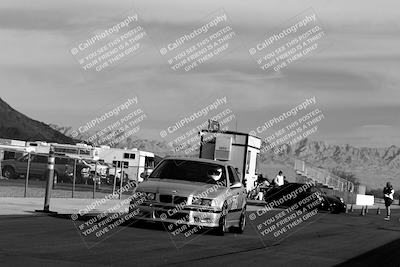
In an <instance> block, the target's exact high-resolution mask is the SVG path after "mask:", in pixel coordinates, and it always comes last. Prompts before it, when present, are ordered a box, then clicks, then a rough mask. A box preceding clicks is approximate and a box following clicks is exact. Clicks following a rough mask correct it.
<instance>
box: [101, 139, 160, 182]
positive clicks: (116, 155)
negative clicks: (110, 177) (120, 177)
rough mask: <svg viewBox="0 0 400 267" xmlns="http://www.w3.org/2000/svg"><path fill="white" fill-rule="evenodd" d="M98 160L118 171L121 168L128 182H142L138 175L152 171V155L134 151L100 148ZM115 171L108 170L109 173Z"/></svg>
mask: <svg viewBox="0 0 400 267" xmlns="http://www.w3.org/2000/svg"><path fill="white" fill-rule="evenodd" d="M99 158H100V160H104V162H105V163H109V164H112V165H113V166H114V167H117V174H118V170H119V169H120V168H121V165H122V167H123V170H124V173H125V174H127V175H128V179H129V180H130V181H135V182H142V181H143V179H142V178H141V177H140V174H141V173H142V172H145V171H152V170H153V169H154V153H151V152H147V151H141V150H137V149H136V148H134V149H120V148H110V147H108V146H102V147H101V148H100V149H99ZM113 172H115V171H113V170H110V173H113Z"/></svg>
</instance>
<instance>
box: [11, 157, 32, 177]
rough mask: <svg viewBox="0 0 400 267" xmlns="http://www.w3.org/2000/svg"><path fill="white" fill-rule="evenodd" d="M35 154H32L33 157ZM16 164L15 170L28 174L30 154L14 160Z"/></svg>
mask: <svg viewBox="0 0 400 267" xmlns="http://www.w3.org/2000/svg"><path fill="white" fill-rule="evenodd" d="M32 157H33V155H31V158H32ZM14 164H15V165H14V166H15V172H16V173H18V174H23V175H25V174H26V169H27V166H28V155H25V156H23V157H20V158H18V159H16V160H15V161H14Z"/></svg>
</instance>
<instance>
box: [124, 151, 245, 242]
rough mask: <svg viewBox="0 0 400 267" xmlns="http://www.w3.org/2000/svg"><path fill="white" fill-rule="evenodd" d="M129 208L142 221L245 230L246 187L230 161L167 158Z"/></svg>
mask: <svg viewBox="0 0 400 267" xmlns="http://www.w3.org/2000/svg"><path fill="white" fill-rule="evenodd" d="M141 196H142V198H140V197H141ZM143 196H145V198H144V200H143ZM138 199H142V200H138ZM129 211H130V213H131V214H132V213H134V214H135V216H134V219H135V220H140V221H148V222H163V223H171V224H185V225H191V226H201V227H207V228H213V229H214V230H216V232H217V234H219V235H223V234H224V233H225V232H226V231H228V230H230V231H233V230H234V231H235V232H238V233H243V231H244V228H245V224H246V216H245V211H246V190H245V187H244V186H243V185H242V183H241V182H240V178H239V176H238V174H237V172H236V170H235V168H234V167H233V166H231V165H229V163H226V162H219V161H214V160H207V159H194V158H167V159H164V160H162V161H161V162H160V163H159V164H158V165H157V167H156V168H155V169H154V171H153V172H152V173H151V174H150V176H149V177H145V181H144V182H142V183H140V184H139V185H138V187H137V188H136V190H135V192H134V197H133V198H132V201H131V203H130V207H129Z"/></svg>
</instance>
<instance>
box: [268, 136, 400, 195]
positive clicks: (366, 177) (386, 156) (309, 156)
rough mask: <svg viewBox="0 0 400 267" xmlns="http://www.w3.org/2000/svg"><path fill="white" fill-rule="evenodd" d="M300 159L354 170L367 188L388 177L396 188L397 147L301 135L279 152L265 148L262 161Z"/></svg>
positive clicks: (398, 181) (399, 183) (398, 175)
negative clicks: (333, 142) (355, 144)
mask: <svg viewBox="0 0 400 267" xmlns="http://www.w3.org/2000/svg"><path fill="white" fill-rule="evenodd" d="M295 158H297V159H302V160H305V161H306V162H308V163H310V164H311V165H313V166H316V167H322V168H325V169H330V170H332V169H335V168H336V169H338V168H339V169H341V170H343V171H346V172H351V173H353V174H355V176H356V178H357V179H358V180H359V181H360V182H361V183H364V184H367V185H368V186H369V187H371V188H381V187H383V186H384V183H386V181H391V182H392V183H393V184H394V185H395V186H397V188H400V148H399V147H396V146H393V145H392V146H390V147H385V148H366V147H362V148H358V147H353V146H351V145H331V144H327V143H325V142H316V141H310V140H308V139H304V140H302V141H300V142H298V143H296V144H295V145H294V146H292V147H285V149H284V150H283V152H282V153H280V154H274V153H273V152H272V151H267V152H266V153H264V154H263V155H262V162H264V163H268V162H274V163H277V162H281V163H284V164H285V165H288V164H289V165H292V166H293V164H294V159H295Z"/></svg>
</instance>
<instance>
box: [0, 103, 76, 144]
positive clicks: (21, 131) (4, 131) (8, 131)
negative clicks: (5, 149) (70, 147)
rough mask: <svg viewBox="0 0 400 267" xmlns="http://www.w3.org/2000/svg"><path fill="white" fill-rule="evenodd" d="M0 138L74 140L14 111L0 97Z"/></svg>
mask: <svg viewBox="0 0 400 267" xmlns="http://www.w3.org/2000/svg"><path fill="white" fill-rule="evenodd" d="M0 138H6V139H17V140H27V141H38V140H41V141H47V142H58V143H66V144H72V143H75V140H74V139H73V138H71V137H68V136H65V135H64V134H62V133H60V132H59V131H56V130H54V129H52V128H51V127H50V126H49V125H47V124H45V123H43V122H40V121H36V120H33V119H31V118H29V117H27V116H25V115H24V114H22V113H20V112H18V111H16V110H15V109H13V108H12V107H10V105H8V104H7V103H6V102H5V101H3V100H2V99H1V98H0Z"/></svg>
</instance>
